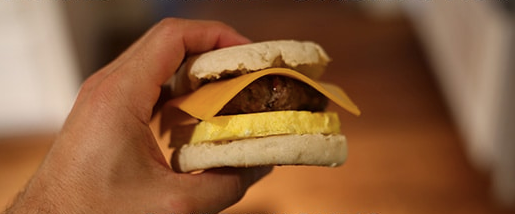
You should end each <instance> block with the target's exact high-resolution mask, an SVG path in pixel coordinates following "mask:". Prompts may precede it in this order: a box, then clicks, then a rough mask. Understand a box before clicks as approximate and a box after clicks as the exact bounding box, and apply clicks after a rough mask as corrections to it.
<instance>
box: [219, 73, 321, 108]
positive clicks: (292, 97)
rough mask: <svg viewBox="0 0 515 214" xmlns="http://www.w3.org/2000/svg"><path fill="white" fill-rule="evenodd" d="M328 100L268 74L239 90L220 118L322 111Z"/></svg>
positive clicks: (299, 84)
mask: <svg viewBox="0 0 515 214" xmlns="http://www.w3.org/2000/svg"><path fill="white" fill-rule="evenodd" d="M327 103H328V100H327V98H326V97H325V96H324V95H323V94H321V93H320V92H318V91H317V90H315V89H314V88H312V87H311V86H309V85H308V84H306V83H304V82H301V81H298V80H296V79H292V78H288V77H284V76H277V75H269V76H264V77H261V78H259V79H257V80H256V81H254V82H252V83H251V84H249V85H248V86H247V87H246V88H245V89H243V90H242V91H240V92H239V93H238V94H237V95H236V96H235V97H234V98H233V99H232V100H231V101H229V103H227V105H225V106H224V107H223V109H222V110H221V111H220V112H219V113H218V114H217V115H233V114H244V113H256V112H267V111H284V110H305V111H314V112H316V111H323V110H324V109H325V108H326V106H327Z"/></svg>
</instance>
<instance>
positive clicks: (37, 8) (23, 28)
mask: <svg viewBox="0 0 515 214" xmlns="http://www.w3.org/2000/svg"><path fill="white" fill-rule="evenodd" d="M0 4H1V5H0V32H1V33H0V136H5V135H17V134H27V133H33V132H43V131H45V132H46V131H55V130H57V129H58V128H59V127H60V126H61V125H62V123H63V122H64V119H65V117H66V115H67V114H68V112H69V110H70V108H71V106H72V104H73V101H74V99H75V96H76V93H77V90H78V87H79V71H78V69H77V65H76V61H75V56H74V54H73V51H72V49H71V42H70V38H69V35H68V31H67V29H66V25H65V22H64V19H63V10H62V8H61V4H59V1H3V2H1V3H0Z"/></svg>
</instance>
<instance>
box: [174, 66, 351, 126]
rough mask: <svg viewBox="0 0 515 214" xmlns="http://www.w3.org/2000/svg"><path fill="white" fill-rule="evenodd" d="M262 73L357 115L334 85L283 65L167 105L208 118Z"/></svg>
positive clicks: (203, 89) (206, 88)
mask: <svg viewBox="0 0 515 214" xmlns="http://www.w3.org/2000/svg"><path fill="white" fill-rule="evenodd" d="M265 75H282V76H287V77H290V78H294V79H297V80H299V81H302V82H305V83H306V84H308V85H310V86H311V87H313V88H315V89H316V90H318V91H319V92H320V93H322V94H323V95H325V96H326V97H327V98H329V99H330V100H331V101H333V102H334V103H336V104H337V105H338V106H340V107H342V108H344V109H346V110H347V111H349V112H350V113H352V114H354V115H360V114H361V112H360V110H359V109H358V107H357V106H356V105H355V104H354V103H353V102H352V100H351V99H350V98H349V97H348V96H347V94H345V92H344V91H343V90H342V89H340V88H339V87H338V86H335V85H331V84H328V83H321V82H315V81H314V80H312V79H310V78H308V77H306V76H304V75H302V74H301V73H299V72H297V71H294V70H290V69H286V68H269V69H265V70H261V71H257V72H253V73H250V74H245V75H241V76H239V77H235V78H232V79H228V80H222V81H217V82H212V83H209V84H206V85H204V86H202V87H200V88H199V89H197V90H196V91H194V92H192V93H190V94H187V95H184V96H182V97H178V98H175V99H173V100H172V101H171V103H170V104H171V105H172V106H175V107H177V108H179V109H181V110H183V111H184V112H186V113H188V114H190V115H191V116H193V117H195V118H198V119H201V120H209V119H210V118H213V117H214V116H215V115H216V114H217V113H218V112H219V111H220V110H221V109H222V108H223V107H224V106H225V105H226V104H227V103H228V102H229V101H230V100H231V99H232V98H233V97H235V96H236V94H238V92H240V91H241V90H243V89H244V88H245V87H247V85H249V84H250V83H252V82H253V81H255V80H256V79H258V78H260V77H262V76H265Z"/></svg>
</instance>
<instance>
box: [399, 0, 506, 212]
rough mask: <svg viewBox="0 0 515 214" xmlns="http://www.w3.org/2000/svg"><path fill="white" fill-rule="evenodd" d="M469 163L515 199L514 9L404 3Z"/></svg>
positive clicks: (493, 4) (501, 196)
mask: <svg viewBox="0 0 515 214" xmlns="http://www.w3.org/2000/svg"><path fill="white" fill-rule="evenodd" d="M404 6H406V7H405V9H406V11H407V12H408V14H409V15H410V17H411V19H412V21H413V23H414V25H415V27H416V29H417V30H418V32H419V35H420V38H421V39H422V41H423V43H424V45H425V49H426V51H427V53H428V56H429V58H430V60H431V62H432V66H433V67H434V71H435V73H436V76H437V78H438V80H439V83H440V86H441V89H442V91H443V92H444V95H446V98H447V103H448V104H449V106H450V108H451V111H452V113H453V116H454V118H455V121H456V123H457V125H458V127H459V128H460V130H461V133H462V134H463V137H464V138H465V141H466V143H467V144H466V150H467V152H468V155H469V157H470V160H471V161H472V163H473V164H474V165H475V166H476V167H477V168H478V169H480V170H483V171H486V172H489V173H491V175H492V179H493V182H494V184H493V185H494V188H493V193H494V196H495V197H497V199H498V200H499V202H501V203H503V204H515V183H514V182H513V181H515V146H514V143H513V141H514V140H513V139H515V132H514V131H515V124H514V123H515V120H514V119H513V118H514V116H515V113H514V112H513V109H514V108H513V105H514V104H513V103H515V96H513V94H512V93H513V90H514V88H513V86H511V85H513V83H512V81H513V80H515V76H514V74H513V69H514V68H515V67H514V65H515V64H513V62H512V60H511V59H512V58H513V56H514V50H515V49H514V47H515V46H514V45H515V43H514V42H515V37H514V29H515V28H514V27H515V25H514V24H515V14H514V13H513V10H514V6H513V3H510V2H503V1H434V2H431V3H427V2H422V1H421V2H415V1H412V2H407V3H406V4H405V5H404Z"/></svg>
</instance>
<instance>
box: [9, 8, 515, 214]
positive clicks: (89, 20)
mask: <svg viewBox="0 0 515 214" xmlns="http://www.w3.org/2000/svg"><path fill="white" fill-rule="evenodd" d="M514 9H515V6H514V3H512V2H510V1H465V0H456V1H415V0H414V1H368V0H362V1H345V0H343V1H337V0H334V1H332V0H325V1H324V0H277V1H269V0H243V1H200V0H199V1H195V0H193V1H152V0H148V1H142V0H128V1H120V0H102V1H50V0H48V1H47V0H42V1H2V2H0V209H2V208H3V207H5V206H6V205H7V204H9V203H10V202H11V200H12V198H13V197H14V196H15V195H16V193H17V192H18V191H19V190H20V189H21V188H22V187H23V185H24V184H25V183H26V181H27V180H28V179H29V178H30V176H31V175H32V173H34V171H35V170H36V168H37V167H38V165H39V163H40V162H41V160H42V159H43V157H44V155H45V153H46V152H47V150H48V148H49V147H50V146H51V144H52V140H53V137H54V134H55V132H56V131H57V130H58V129H59V127H60V126H61V125H62V122H63V120H64V118H65V117H66V115H67V113H68V111H69V109H70V107H71V105H72V104H73V101H74V98H75V95H76V93H77V91H78V88H79V87H80V83H81V82H82V81H83V80H84V79H85V78H87V77H88V76H89V75H91V74H92V73H93V72H94V71H95V70H97V69H99V68H100V67H102V66H103V65H105V64H106V63H107V62H109V61H111V60H112V59H114V57H116V56H117V55H118V54H119V53H120V52H122V51H123V50H124V49H125V48H126V47H127V46H128V45H129V44H131V43H132V42H133V41H134V40H135V39H137V38H138V37H139V36H140V35H141V34H143V33H144V32H145V30H147V29H148V28H149V27H150V26H152V25H153V24H154V23H155V22H157V21H158V20H160V19H162V18H164V17H182V18H191V19H212V20H219V21H223V22H225V23H227V24H229V25H231V26H233V27H234V28H235V29H237V30H238V31H239V32H240V33H242V34H243V35H246V36H248V37H249V38H250V39H252V40H254V41H262V40H273V39H297V40H313V41H316V42H318V43H319V44H321V45H322V46H323V47H324V48H325V49H326V51H327V52H328V54H329V55H330V56H331V58H332V59H333V61H332V62H331V63H330V65H329V67H328V70H327V72H326V74H325V75H324V76H323V80H325V81H331V82H333V83H336V84H338V85H340V86H341V87H342V88H343V89H344V90H346V92H347V93H348V94H349V95H350V96H351V98H353V100H354V101H355V102H356V103H357V104H358V106H359V107H360V108H361V110H362V112H363V114H362V116H360V117H354V116H352V115H350V114H349V113H347V112H345V111H343V110H341V109H338V108H336V107H335V106H334V105H332V106H330V107H329V108H330V110H333V111H337V112H339V113H340V117H341V121H342V132H343V133H344V134H345V135H346V136H347V137H348V140H349V142H348V144H349V157H348V161H347V162H346V163H345V164H344V165H343V166H342V167H339V168H317V167H276V168H275V171H274V172H273V173H272V174H271V175H270V176H268V177H267V178H265V179H264V180H262V181H261V182H260V183H258V184H257V185H255V186H254V187H252V188H251V189H250V191H249V192H248V193H247V195H246V196H245V198H244V199H243V200H242V201H241V202H239V203H238V204H236V205H235V206H233V207H231V208H229V209H228V210H226V211H225V212H226V213H377V214H380V213H515V212H514V211H515V143H514V142H513V141H514V139H515V134H514V133H515V113H513V111H511V110H512V109H515V96H513V92H514V91H515V88H514V86H513V83H511V82H513V81H514V80H515V74H514V72H513V68H514V63H513V61H512V60H510V59H511V58H513V56H514V47H515V46H514V41H515V40H514V39H515V37H514V34H513V29H514V26H515V25H514V24H515V23H514V22H515V14H514ZM161 141H163V142H160V143H162V144H163V145H165V144H166V140H165V139H162V140H161ZM165 153H166V151H165Z"/></svg>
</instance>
